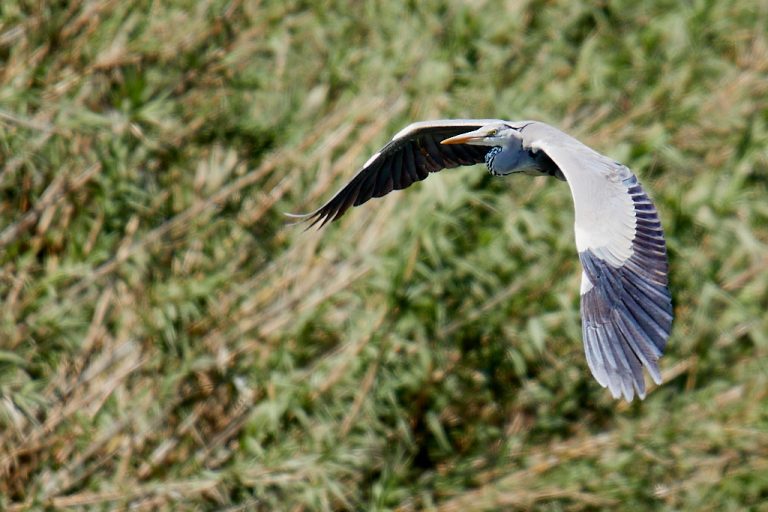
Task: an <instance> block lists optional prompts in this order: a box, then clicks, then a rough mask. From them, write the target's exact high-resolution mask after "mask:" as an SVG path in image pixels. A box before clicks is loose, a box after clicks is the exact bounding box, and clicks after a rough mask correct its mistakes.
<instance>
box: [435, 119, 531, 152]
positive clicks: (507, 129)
mask: <svg viewBox="0 0 768 512" xmlns="http://www.w3.org/2000/svg"><path fill="white" fill-rule="evenodd" d="M512 138H517V139H519V138H520V132H519V131H518V130H517V129H515V128H512V127H511V126H509V125H508V124H506V123H492V124H487V125H485V126H483V127H481V128H478V129H477V130H475V131H471V132H467V133H462V134H460V135H456V136H455V137H450V138H448V139H445V140H443V141H441V142H440V144H472V145H473V146H505V145H506V144H507V143H508V142H509V141H510V140H511V139H512Z"/></svg>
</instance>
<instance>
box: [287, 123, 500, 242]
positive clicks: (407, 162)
mask: <svg viewBox="0 0 768 512" xmlns="http://www.w3.org/2000/svg"><path fill="white" fill-rule="evenodd" d="M494 122H500V121H499V120H496V119H443V120H438V121H424V122H420V123H413V124H411V125H409V126H407V127H406V128H404V129H403V130H402V131H400V132H399V133H398V134H397V135H395V136H394V137H393V138H392V140H391V141H390V142H389V143H388V144H387V145H386V146H384V147H383V148H382V149H381V151H379V152H377V153H375V154H374V155H373V156H372V157H371V158H369V159H368V161H367V162H365V164H364V165H363V167H362V169H360V171H358V173H357V174H356V175H355V177H354V178H352V179H351V180H350V181H349V183H347V184H346V185H344V187H342V188H341V190H339V191H338V192H336V194H335V195H334V196H333V197H332V198H331V199H330V200H329V201H328V202H327V203H325V204H324V205H323V206H321V207H320V208H318V209H317V210H315V211H313V212H311V213H308V214H304V215H290V216H291V217H296V218H301V219H306V220H309V221H310V222H311V223H310V227H311V226H313V225H315V224H316V223H318V222H320V225H321V226H322V225H324V224H325V223H326V222H329V221H334V220H336V219H338V218H339V217H341V215H342V214H343V213H344V212H345V211H347V210H348V209H349V208H350V207H352V206H359V205H361V204H363V203H365V202H366V201H368V200H369V199H371V198H372V197H381V196H384V195H386V194H389V193H390V192H392V191H393V190H400V189H404V188H406V187H408V186H410V185H411V184H413V183H415V182H417V181H421V180H423V179H424V178H426V177H427V176H428V175H429V173H432V172H438V171H441V170H443V169H448V168H452V167H458V166H460V165H473V164H478V163H482V162H483V161H484V159H485V155H486V153H487V152H488V150H489V149H490V148H488V147H483V146H472V145H469V144H450V145H441V144H440V141H442V140H444V139H447V138H448V137H453V136H454V135H459V134H462V133H466V132H469V131H472V130H476V129H478V128H480V127H482V126H485V125H486V124H490V123H494Z"/></svg>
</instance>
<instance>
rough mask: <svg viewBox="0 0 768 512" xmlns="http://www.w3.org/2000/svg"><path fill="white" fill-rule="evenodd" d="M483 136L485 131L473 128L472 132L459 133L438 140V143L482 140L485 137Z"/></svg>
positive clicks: (464, 142) (465, 142) (461, 142)
mask: <svg viewBox="0 0 768 512" xmlns="http://www.w3.org/2000/svg"><path fill="white" fill-rule="evenodd" d="M485 136H486V133H485V132H482V131H480V130H475V131H472V132H467V133H461V134H459V135H456V136H454V137H449V138H447V139H445V140H442V141H440V144H468V143H470V142H472V141H475V140H482V139H484V138H485Z"/></svg>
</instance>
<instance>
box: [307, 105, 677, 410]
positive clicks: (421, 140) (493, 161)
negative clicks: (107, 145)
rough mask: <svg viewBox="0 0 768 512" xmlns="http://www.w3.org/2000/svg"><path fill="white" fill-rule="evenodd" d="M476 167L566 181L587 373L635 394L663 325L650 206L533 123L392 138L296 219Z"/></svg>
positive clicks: (428, 125)
mask: <svg viewBox="0 0 768 512" xmlns="http://www.w3.org/2000/svg"><path fill="white" fill-rule="evenodd" d="M478 163H485V164H486V166H487V168H488V171H489V172H490V173H491V174H493V175H497V176H503V175H508V174H512V173H524V174H531V175H546V176H552V177H555V178H557V179H560V180H564V181H567V182H568V185H569V186H570V189H571V194H572V196H573V201H574V207H575V222H574V231H575V238H576V248H577V250H578V252H579V259H580V260H581V263H582V267H583V272H582V282H581V296H582V302H581V314H582V331H583V337H584V348H585V352H586V355H587V361H588V363H589V367H590V369H591V371H592V374H593V375H594V377H595V378H596V379H597V381H598V382H599V383H600V384H601V385H602V386H604V387H608V388H609V389H610V391H611V393H612V394H613V396H614V397H616V398H618V397H619V396H621V395H623V396H624V397H625V398H626V399H627V400H632V398H633V397H634V395H635V392H636V393H637V394H638V395H639V396H640V397H641V398H643V397H644V396H645V382H644V378H643V372H642V368H643V367H645V368H646V369H647V370H648V372H649V373H650V375H651V377H652V378H653V380H654V381H655V382H656V383H660V382H661V374H660V372H659V368H658V365H657V361H658V359H659V358H660V357H661V355H662V353H663V351H664V348H665V346H666V342H667V339H668V337H669V333H670V330H671V328H672V317H673V315H672V302H671V298H670V294H669V290H668V288H667V270H668V265H667V254H666V245H665V242H664V235H663V232H662V228H661V223H660V222H659V218H658V214H657V212H656V209H655V207H654V206H653V204H652V203H651V201H650V200H649V199H648V196H647V195H646V194H645V192H644V191H643V189H642V188H641V186H640V184H639V182H638V180H637V178H636V177H635V175H634V174H633V173H632V172H631V171H630V170H629V169H628V168H627V167H626V166H624V165H622V164H620V163H618V162H616V161H614V160H612V159H610V158H608V157H606V156H604V155H601V154H600V153H598V152H596V151H594V150H593V149H591V148H589V147H588V146H586V145H584V144H583V143H581V142H580V141H578V140H576V139H575V138H573V137H571V136H569V135H567V134H565V133H563V132H561V131H560V130H558V129H556V128H554V127H552V126H549V125H547V124H544V123H541V122H538V121H503V120H499V119H449V120H438V121H424V122H419V123H414V124H411V125H409V126H407V127H406V128H405V129H403V130H401V131H400V132H399V133H397V134H396V135H395V136H394V137H393V139H392V140H391V141H390V142H389V143H388V144H387V145H386V146H384V148H382V150H381V151H379V152H377V153H376V154H374V155H373V156H372V157H371V158H370V159H369V160H368V161H367V162H366V163H365V164H364V165H363V168H362V169H361V170H360V171H359V172H358V173H357V175H355V176H354V177H353V178H352V180H350V182H349V183H347V184H346V185H345V186H344V187H343V188H342V189H341V190H340V191H339V192H337V193H336V194H335V195H334V196H333V197H332V198H331V199H330V200H329V201H328V202H327V203H325V204H324V205H323V206H321V207H320V208H319V209H317V210H315V211H314V212H312V213H309V214H307V215H305V216H301V217H303V218H307V219H308V220H310V221H311V223H312V224H315V223H318V222H319V223H321V225H323V224H325V223H326V222H328V221H332V220H336V219H337V218H339V217H340V216H341V215H342V214H343V213H344V212H345V211H346V210H347V209H349V208H350V207H352V206H358V205H360V204H363V203H364V202H366V201H368V200H369V199H371V198H372V197H381V196H383V195H385V194H388V193H389V192H391V191H392V190H399V189H402V188H405V187H408V186H409V185H411V184H412V183H414V182H416V181H420V180H423V179H425V178H426V177H427V176H428V175H429V173H432V172H437V171H440V170H442V169H445V168H452V167H457V166H460V165H473V164H478Z"/></svg>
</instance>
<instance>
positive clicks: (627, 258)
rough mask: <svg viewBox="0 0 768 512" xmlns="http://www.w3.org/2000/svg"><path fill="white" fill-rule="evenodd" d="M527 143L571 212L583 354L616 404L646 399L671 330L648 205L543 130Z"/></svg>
mask: <svg viewBox="0 0 768 512" xmlns="http://www.w3.org/2000/svg"><path fill="white" fill-rule="evenodd" d="M523 136H524V138H525V141H524V142H525V143H527V144H528V146H529V147H530V148H531V149H533V150H534V151H537V150H540V151H544V152H545V153H546V154H547V155H548V156H549V157H550V158H551V159H552V160H553V161H554V162H555V164H557V166H558V167H559V168H560V170H561V171H562V173H563V175H565V178H566V180H567V181H568V184H569V186H570V188H571V194H572V195H573V202H574V207H575V210H576V215H575V217H576V220H575V232H576V247H577V249H578V251H579V259H580V260H581V264H582V266H583V268H584V271H583V274H582V282H581V317H582V331H583V337H584V349H585V351H586V355H587V361H588V363H589V368H590V370H591V371H592V375H594V377H595V379H597V381H598V382H599V383H600V384H601V385H602V386H603V387H607V388H609V389H610V391H611V394H612V395H613V396H614V398H618V397H620V396H621V395H624V398H625V399H626V400H627V401H631V400H632V398H633V397H634V394H635V392H637V395H638V396H639V397H640V398H644V397H645V380H644V378H643V370H642V368H643V367H645V368H646V369H647V370H648V373H649V374H650V375H651V377H652V378H653V380H654V381H655V382H656V383H657V384H660V383H661V374H660V372H659V367H658V364H657V361H658V359H659V358H660V357H661V356H662V354H663V352H664V348H665V346H666V344H667V339H668V338H669V333H670V331H671V329H672V318H673V314H672V299H671V297H670V293H669V289H668V288H667V282H668V280H667V272H668V263H667V250H666V244H665V241H664V233H663V231H662V228H661V222H660V221H659V216H658V213H657V212H656V208H655V207H654V205H653V203H651V201H650V199H648V196H647V195H646V193H645V191H644V190H643V189H642V187H641V186H640V183H639V182H638V180H637V178H636V177H635V175H634V174H633V173H632V172H631V171H630V170H629V169H628V168H627V167H625V166H624V165H621V164H620V163H618V162H615V161H614V160H612V159H610V158H607V157H605V156H603V155H601V154H599V153H597V152H595V151H593V150H592V149H590V148H589V147H587V146H585V145H584V144H582V143H581V142H579V141H578V140H576V139H574V138H572V137H570V136H568V135H566V134H564V133H562V132H560V131H559V130H557V129H555V128H552V127H551V126H548V125H545V124H543V123H536V124H535V125H529V126H527V127H526V128H525V129H524V131H523Z"/></svg>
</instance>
